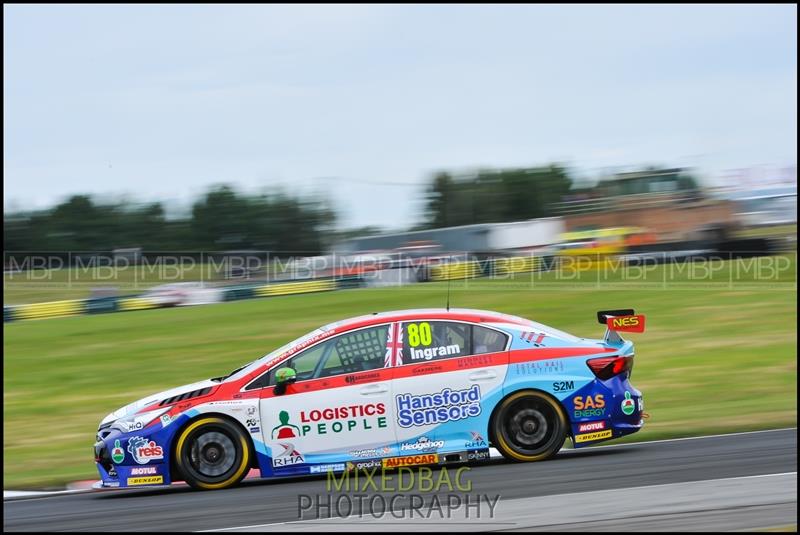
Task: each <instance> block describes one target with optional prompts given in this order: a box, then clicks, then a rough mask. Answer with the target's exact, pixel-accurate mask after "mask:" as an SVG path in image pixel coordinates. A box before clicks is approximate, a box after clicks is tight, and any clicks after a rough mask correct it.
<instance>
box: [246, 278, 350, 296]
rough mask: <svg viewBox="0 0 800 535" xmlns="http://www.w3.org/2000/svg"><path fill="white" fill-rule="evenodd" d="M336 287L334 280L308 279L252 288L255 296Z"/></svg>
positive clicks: (321, 290) (325, 290)
mask: <svg viewBox="0 0 800 535" xmlns="http://www.w3.org/2000/svg"><path fill="white" fill-rule="evenodd" d="M335 289H336V281H335V280H332V279H328V280H310V281H303V282H286V283H283V284H269V285H266V286H257V287H256V288H253V293H254V294H255V297H270V296H273V295H290V294H301V293H310V292H327V291H330V290H335Z"/></svg>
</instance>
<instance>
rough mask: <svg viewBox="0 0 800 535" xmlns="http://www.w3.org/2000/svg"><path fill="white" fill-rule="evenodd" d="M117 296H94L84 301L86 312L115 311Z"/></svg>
mask: <svg viewBox="0 0 800 535" xmlns="http://www.w3.org/2000/svg"><path fill="white" fill-rule="evenodd" d="M118 299H119V298H118V297H95V298H91V299H87V300H86V301H84V306H85V307H86V310H85V312H86V314H103V313H105V312H116V311H117V300H118Z"/></svg>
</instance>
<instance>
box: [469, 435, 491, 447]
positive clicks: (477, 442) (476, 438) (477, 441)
mask: <svg viewBox="0 0 800 535" xmlns="http://www.w3.org/2000/svg"><path fill="white" fill-rule="evenodd" d="M470 434H471V435H472V440H469V441H467V442H465V443H464V447H466V448H470V449H477V448H485V447H487V446H488V445H489V444H487V443H486V440H485V439H484V438H483V435H481V434H480V433H478V432H477V431H470Z"/></svg>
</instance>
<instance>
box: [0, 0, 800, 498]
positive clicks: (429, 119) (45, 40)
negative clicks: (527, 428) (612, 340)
mask: <svg viewBox="0 0 800 535" xmlns="http://www.w3.org/2000/svg"><path fill="white" fill-rule="evenodd" d="M3 28H4V37H3V40H4V53H3V54H4V82H3V90H4V121H3V133H4V141H3V144H4V160H3V165H4V183H3V188H4V217H3V222H4V225H3V226H4V229H3V238H4V284H3V298H4V299H3V300H4V307H3V312H4V335H5V336H4V360H3V366H4V372H5V373H4V387H5V394H4V416H5V418H4V431H5V437H4V444H3V445H4V453H5V455H6V459H7V462H6V463H5V464H4V486H5V487H7V488H11V487H13V488H24V487H41V486H43V485H44V486H46V485H56V484H61V483H63V482H66V481H70V480H74V479H79V478H92V477H95V474H94V468H93V463H92V458H91V456H90V454H89V453H88V452H89V446H91V444H92V442H93V438H94V431H95V430H96V426H97V423H98V422H99V420H100V419H101V418H102V417H103V416H104V415H105V414H107V413H108V412H110V411H111V410H114V409H116V408H117V407H119V406H120V405H122V404H124V403H127V402H129V401H131V400H133V399H136V398H139V397H141V396H143V395H146V394H149V393H152V392H156V391H158V390H162V389H165V388H168V387H171V386H176V385H180V384H183V383H187V382H190V381H195V380H199V379H203V378H205V377H210V376H214V375H220V374H221V373H225V372H227V371H230V369H233V368H235V367H237V366H238V365H241V364H243V363H245V362H248V361H250V360H252V359H254V358H256V357H257V356H259V355H262V354H265V353H267V352H268V351H270V350H272V349H274V348H275V347H277V346H279V345H280V344H282V343H284V342H286V341H288V340H290V339H292V338H295V337H296V336H298V335H300V334H302V333H304V332H307V331H310V330H312V329H313V328H315V327H317V326H319V325H321V324H324V323H327V322H329V321H334V320H337V319H342V318H344V317H347V316H352V315H357V314H361V313H368V312H373V311H377V310H390V309H396V308H411V307H421V306H443V305H444V303H445V296H446V293H447V292H448V291H450V292H452V302H453V304H454V305H455V306H460V307H474V308H488V309H493V310H498V311H501V312H508V313H513V314H520V315H523V316H526V317H530V318H532V319H535V320H537V321H541V322H544V323H548V324H552V325H553V326H555V327H557V328H560V329H564V330H568V331H570V332H574V333H575V334H577V335H580V336H587V337H599V336H601V335H602V333H601V332H599V331H598V330H597V325H596V324H595V322H594V321H593V315H594V313H595V311H596V310H599V309H602V308H606V309H608V308H627V307H634V308H636V310H637V312H642V313H645V314H646V315H648V333H646V334H644V335H640V337H639V338H638V339H637V340H636V343H637V349H638V352H637V370H636V371H637V373H636V375H635V376H634V378H633V380H634V383H635V384H636V385H637V387H638V388H640V389H642V390H643V391H644V392H645V393H646V394H647V395H648V412H650V413H651V414H652V415H653V418H652V421H651V422H648V426H647V427H646V428H645V430H644V431H643V432H642V433H641V434H640V435H637V438H646V436H649V437H666V436H685V435H689V434H702V433H707V432H727V431H737V430H742V429H762V428H772V427H779V426H788V425H796V418H797V416H796V415H797V410H796V409H797V402H796V400H797V397H796V342H797V331H796V315H797V314H796V298H797V294H796V291H797V285H796V248H797V244H796V239H797V170H796V162H797V150H796V146H797V107H796V102H797V55H796V50H797V23H796V6H780V5H773V6H755V5H752V6H746V5H736V6H502V7H494V6H479V5H470V6H235V7H227V6H211V5H203V6H163V7H162V6H22V5H13V6H4V21H3ZM212 304H213V306H210V305H212ZM191 305H209V306H191ZM121 312H124V313H121ZM117 313H120V314H117ZM33 320H40V321H33ZM743 376H747V377H751V378H752V380H750V381H749V382H747V384H745V385H742V387H741V388H738V389H730V388H726V385H730V384H732V382H739V381H741V377H743ZM709 415H713V418H709ZM42 429H47V430H48V431H47V432H46V433H42V432H41V430H42ZM53 435H58V436H59V437H61V440H60V443H59V445H58V447H53V446H52V442H51V441H50V438H49V437H51V436H53ZM9 461H10V462H9Z"/></svg>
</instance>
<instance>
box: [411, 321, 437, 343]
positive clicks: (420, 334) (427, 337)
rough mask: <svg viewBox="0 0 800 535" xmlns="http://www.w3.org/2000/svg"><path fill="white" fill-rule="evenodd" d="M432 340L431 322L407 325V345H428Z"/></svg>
mask: <svg viewBox="0 0 800 535" xmlns="http://www.w3.org/2000/svg"><path fill="white" fill-rule="evenodd" d="M431 342H433V336H431V324H430V323H428V322H427V321H425V322H423V323H411V324H409V326H408V345H409V346H411V347H417V346H418V345H423V346H429V345H431Z"/></svg>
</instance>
